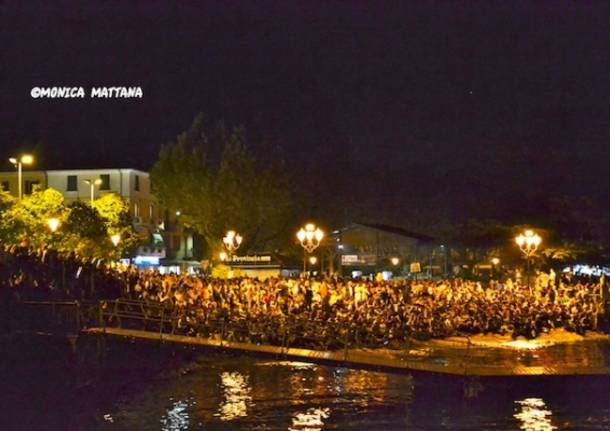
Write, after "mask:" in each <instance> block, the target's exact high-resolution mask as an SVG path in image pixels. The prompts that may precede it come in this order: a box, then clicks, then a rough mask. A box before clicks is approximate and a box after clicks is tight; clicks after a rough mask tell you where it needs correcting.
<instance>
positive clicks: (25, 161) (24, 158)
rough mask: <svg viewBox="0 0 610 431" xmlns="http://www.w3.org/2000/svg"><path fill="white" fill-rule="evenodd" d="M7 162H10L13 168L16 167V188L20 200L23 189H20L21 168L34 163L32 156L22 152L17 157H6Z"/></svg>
mask: <svg viewBox="0 0 610 431" xmlns="http://www.w3.org/2000/svg"><path fill="white" fill-rule="evenodd" d="M8 161H9V162H11V163H12V164H13V165H14V166H15V168H17V182H18V189H19V194H18V197H19V200H21V197H22V195H23V191H22V182H23V181H22V179H21V177H22V170H23V165H31V164H32V163H34V157H33V156H32V155H30V154H22V155H21V157H19V158H17V157H11V158H10V159H8Z"/></svg>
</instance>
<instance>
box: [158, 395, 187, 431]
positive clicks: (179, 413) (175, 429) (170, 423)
mask: <svg viewBox="0 0 610 431" xmlns="http://www.w3.org/2000/svg"><path fill="white" fill-rule="evenodd" d="M187 408H188V403H187V402H185V401H181V400H179V401H176V402H175V403H174V404H173V405H172V407H171V408H169V409H168V410H167V413H166V414H165V415H164V416H163V417H162V418H161V425H162V427H161V429H162V430H163V431H183V430H188V429H189V415H188V412H187V411H186V409H187Z"/></svg>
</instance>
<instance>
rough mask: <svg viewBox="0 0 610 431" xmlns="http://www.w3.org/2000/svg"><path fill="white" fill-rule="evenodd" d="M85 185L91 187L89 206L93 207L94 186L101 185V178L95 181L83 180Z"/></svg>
mask: <svg viewBox="0 0 610 431" xmlns="http://www.w3.org/2000/svg"><path fill="white" fill-rule="evenodd" d="M85 184H89V186H91V205H93V201H94V199H95V186H99V185H101V184H102V180H101V178H98V179H97V180H85Z"/></svg>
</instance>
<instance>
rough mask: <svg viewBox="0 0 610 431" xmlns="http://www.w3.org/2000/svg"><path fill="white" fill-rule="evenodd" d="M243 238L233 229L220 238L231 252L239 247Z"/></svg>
mask: <svg viewBox="0 0 610 431" xmlns="http://www.w3.org/2000/svg"><path fill="white" fill-rule="evenodd" d="M242 240H243V238H242V236H241V235H240V234H238V233H237V232H235V231H234V230H230V231H228V232H227V234H226V235H225V237H224V238H223V239H222V242H223V243H224V245H225V247H226V248H227V251H228V252H229V253H230V254H232V253H233V252H234V251H235V250H237V249H238V248H239V246H240V245H241V242H242Z"/></svg>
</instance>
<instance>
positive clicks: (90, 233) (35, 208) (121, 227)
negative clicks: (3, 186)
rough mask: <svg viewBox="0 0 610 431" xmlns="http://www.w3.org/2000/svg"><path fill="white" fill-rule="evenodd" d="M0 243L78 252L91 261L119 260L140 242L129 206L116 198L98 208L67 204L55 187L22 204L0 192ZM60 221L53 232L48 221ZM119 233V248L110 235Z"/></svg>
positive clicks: (96, 205) (100, 201) (110, 197)
mask: <svg viewBox="0 0 610 431" xmlns="http://www.w3.org/2000/svg"><path fill="white" fill-rule="evenodd" d="M0 215H1V219H0V241H2V242H3V243H5V244H24V245H28V246H31V247H34V248H43V247H47V248H53V249H56V250H59V251H62V252H73V251H74V252H76V253H77V254H79V255H80V256H83V257H89V258H104V259H109V258H112V259H114V258H117V257H119V256H120V254H121V253H123V252H125V251H126V250H129V249H132V248H134V247H135V246H136V245H137V243H138V242H139V238H138V237H137V235H136V233H135V231H134V230H133V226H132V224H131V220H130V218H129V208H128V206H127V204H126V203H125V202H124V201H123V200H122V199H121V198H120V197H119V196H116V195H106V196H104V197H103V198H101V199H98V200H97V201H96V202H95V203H94V206H91V205H89V204H87V203H84V202H74V203H72V204H71V205H65V202H64V198H63V196H62V194H61V193H60V192H58V191H57V190H54V189H52V188H49V189H46V190H44V191H40V190H35V191H34V192H33V193H32V194H31V195H28V196H24V197H23V199H21V200H20V201H18V200H16V199H14V198H12V197H11V196H10V195H8V194H7V193H4V192H1V193H0ZM51 218H57V219H58V220H59V228H58V229H57V231H56V232H52V231H51V229H50V227H49V225H48V221H49V219H51ZM114 233H119V234H120V235H121V242H120V243H119V246H118V247H115V246H114V245H113V244H112V243H111V241H110V235H111V234H114Z"/></svg>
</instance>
